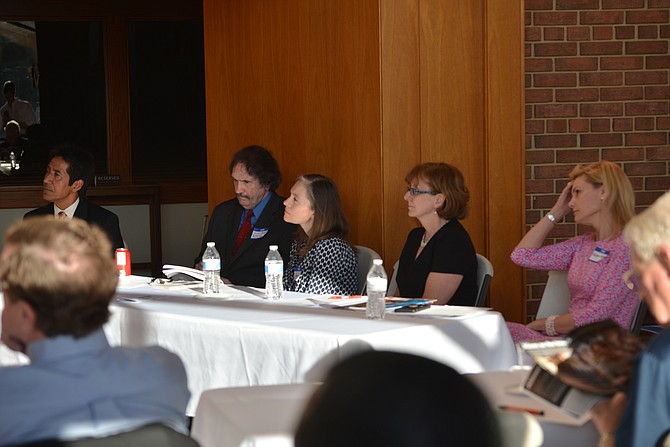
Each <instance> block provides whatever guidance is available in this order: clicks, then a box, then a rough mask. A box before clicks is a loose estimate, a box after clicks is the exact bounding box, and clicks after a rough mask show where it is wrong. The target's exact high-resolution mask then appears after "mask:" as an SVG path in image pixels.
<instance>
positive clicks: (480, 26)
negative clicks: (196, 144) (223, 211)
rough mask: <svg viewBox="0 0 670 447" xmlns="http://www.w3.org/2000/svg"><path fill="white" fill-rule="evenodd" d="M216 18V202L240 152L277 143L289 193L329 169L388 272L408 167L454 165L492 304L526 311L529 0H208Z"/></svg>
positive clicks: (510, 312) (212, 29)
mask: <svg viewBox="0 0 670 447" xmlns="http://www.w3.org/2000/svg"><path fill="white" fill-rule="evenodd" d="M203 17H204V26H205V61H206V62H205V71H206V95H207V141H208V169H209V171H208V176H209V189H208V191H209V206H210V208H212V207H213V206H214V205H216V204H217V203H219V202H221V201H222V200H224V199H226V198H229V197H231V196H232V185H231V183H230V180H229V176H228V174H227V166H228V162H229V160H230V157H231V155H232V153H233V152H235V151H236V150H237V149H239V148H240V147H242V146H245V145H248V144H260V145H264V146H266V147H268V148H270V149H271V150H272V151H273V152H274V153H275V155H276V156H277V159H278V161H279V163H280V166H281V168H282V173H283V175H284V182H283V183H282V185H281V187H280V190H279V192H280V193H282V194H286V193H287V192H288V190H289V189H290V186H291V184H292V183H293V179H294V178H295V177H296V176H298V175H299V174H304V173H311V172H318V173H322V174H325V175H328V176H331V177H332V178H333V179H334V180H335V181H336V182H337V184H338V185H339V187H340V191H341V195H342V198H343V202H344V206H345V209H346V211H347V214H348V216H349V219H350V221H351V224H352V232H351V240H352V242H353V243H355V244H359V245H366V246H369V247H371V248H373V249H374V250H376V251H377V252H379V253H380V254H381V255H382V256H383V257H384V259H385V262H386V264H387V268H388V269H390V268H391V266H392V264H393V263H394V262H395V260H397V258H398V256H399V254H400V251H401V249H402V246H403V244H404V241H405V237H406V235H407V232H408V230H409V229H410V228H412V227H413V226H415V225H416V222H413V221H412V220H410V219H409V218H407V214H406V205H405V202H404V201H403V199H402V195H403V193H404V189H405V184H404V181H403V178H404V176H405V173H406V172H407V171H408V170H409V169H410V168H411V167H412V166H413V165H414V164H416V163H419V162H423V161H437V160H439V161H446V162H449V163H452V164H455V165H456V166H458V167H459V168H460V169H461V170H462V171H463V173H464V175H465V177H466V180H467V183H468V186H469V188H470V190H471V195H472V201H471V213H470V216H469V217H468V218H467V219H466V220H465V221H464V224H465V226H466V227H467V228H468V231H469V232H470V234H471V236H472V239H473V241H474V243H475V246H476V248H477V251H478V252H480V253H482V254H485V255H486V256H488V257H489V258H490V259H491V261H492V262H493V265H494V268H495V270H496V275H495V278H494V280H493V283H492V286H491V287H492V288H491V305H492V306H494V307H495V308H496V309H499V310H501V311H503V312H504V314H505V316H506V317H507V318H508V319H513V320H518V321H520V320H521V319H522V318H523V317H524V315H523V284H522V274H521V271H520V269H518V268H517V267H515V266H513V265H512V264H511V262H510V261H509V252H510V251H511V249H512V248H513V247H514V245H515V244H516V242H517V241H518V240H519V238H520V237H521V234H522V232H523V224H524V222H523V168H522V166H523V122H522V118H523V106H522V102H523V84H522V81H523V79H522V73H523V62H522V57H523V47H522V29H523V11H522V2H521V1H520V0H517V1H494V0H488V1H486V0H471V1H467V2H464V1H457V0H449V1H445V0H423V1H421V2H419V1H418V0H383V1H380V0H330V1H327V0H318V1H317V0H282V1H266V0H246V1H244V2H240V1H234V0H204V2H203Z"/></svg>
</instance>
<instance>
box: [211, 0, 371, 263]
mask: <svg viewBox="0 0 670 447" xmlns="http://www.w3.org/2000/svg"><path fill="white" fill-rule="evenodd" d="M203 6H204V28H205V60H206V62H205V69H206V70H205V71H206V89H207V96H208V101H207V140H208V148H209V149H208V151H209V152H208V175H209V178H210V181H209V203H210V207H212V206H214V205H215V204H216V203H219V202H221V201H222V200H225V199H227V198H230V197H232V192H233V191H232V185H231V182H230V177H229V176H228V173H227V168H228V163H229V160H230V158H231V155H232V154H233V153H234V152H235V151H236V150H237V149H239V148H240V147H243V146H245V145H249V144H260V145H263V146H266V147H268V148H269V149H271V150H272V151H273V152H274V153H275V156H276V157H277V159H278V161H279V163H280V167H281V169H282V174H283V176H284V182H283V183H282V185H281V187H280V189H279V191H280V193H282V194H284V195H285V194H287V193H288V190H289V189H290V187H291V185H292V184H293V180H294V179H295V178H296V177H297V176H298V175H300V174H307V173H322V174H325V175H328V176H330V177H332V178H333V179H334V180H335V182H336V183H337V184H338V186H339V188H340V193H341V195H342V200H343V202H344V206H345V210H346V211H347V215H348V217H349V219H350V222H351V224H352V232H351V239H352V241H353V242H355V243H357V244H362V245H367V246H369V247H372V248H373V249H375V250H377V251H381V249H382V244H381V240H382V236H381V235H382V231H381V229H382V225H381V206H382V205H381V203H382V200H381V197H382V195H381V191H382V177H381V142H380V138H379V129H380V126H381V124H380V119H381V118H380V110H379V107H380V106H379V104H380V96H379V95H380V86H379V45H378V41H379V28H378V15H379V12H378V6H377V3H376V1H372V0H365V1H360V0H337V1H323V2H314V1H311V0H288V1H283V2H267V1H263V0H249V1H244V2H239V1H233V0H228V1H219V0H205V1H204V4H203Z"/></svg>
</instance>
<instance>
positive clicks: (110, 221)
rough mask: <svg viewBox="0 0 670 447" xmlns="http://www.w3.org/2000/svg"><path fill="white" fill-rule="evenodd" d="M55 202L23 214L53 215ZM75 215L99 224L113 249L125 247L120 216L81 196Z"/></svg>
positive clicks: (30, 215) (26, 216)
mask: <svg viewBox="0 0 670 447" xmlns="http://www.w3.org/2000/svg"><path fill="white" fill-rule="evenodd" d="M53 215H54V204H53V203H49V204H48V205H45V206H43V207H41V208H37V209H34V210H32V211H29V212H28V213H26V215H25V216H23V218H24V219H27V218H29V217H35V216H53ZM74 217H78V218H79V219H83V220H85V221H86V222H88V223H93V224H96V225H98V226H99V227H100V228H101V229H102V230H103V231H104V232H105V233H107V236H108V237H109V240H110V241H111V243H112V250H116V249H117V248H123V245H124V244H123V237H122V236H121V228H120V227H119V217H118V216H117V215H116V214H114V213H112V212H111V211H109V210H106V209H105V208H103V207H101V206H98V205H96V204H95V203H92V202H90V201H89V200H88V199H87V198H86V197H79V205H77V209H76V210H75V211H74Z"/></svg>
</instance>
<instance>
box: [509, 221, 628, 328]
mask: <svg viewBox="0 0 670 447" xmlns="http://www.w3.org/2000/svg"><path fill="white" fill-rule="evenodd" d="M596 248H598V249H600V250H601V251H602V252H603V253H605V254H606V255H605V256H604V257H602V259H600V260H596V256H595V255H596V254H597V253H596ZM511 258H512V261H513V262H514V263H515V264H517V265H519V266H521V267H526V268H531V269H535V270H568V287H569V289H570V306H569V307H568V312H570V313H571V314H572V318H573V319H574V322H575V325H577V326H583V325H585V324H588V323H593V322H595V321H600V320H604V319H607V318H611V319H612V320H614V321H615V322H617V323H618V324H619V325H620V326H622V327H624V328H626V329H630V327H631V324H632V321H633V315H635V311H636V310H637V306H638V304H639V301H638V298H637V293H636V292H635V291H633V290H629V289H628V287H626V284H625V283H624V282H623V280H622V279H621V276H622V275H623V274H624V273H625V272H626V271H628V270H629V269H630V268H631V261H630V248H629V247H628V245H626V243H625V242H624V241H623V237H622V235H621V234H619V236H617V237H616V238H615V239H611V240H603V241H594V240H593V236H592V235H591V234H584V235H581V236H577V237H574V238H572V239H570V240H568V241H565V242H560V243H558V244H554V245H547V246H545V247H541V248H515V249H514V251H513V252H512V256H511Z"/></svg>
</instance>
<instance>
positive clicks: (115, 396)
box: [0, 217, 190, 445]
mask: <svg viewBox="0 0 670 447" xmlns="http://www.w3.org/2000/svg"><path fill="white" fill-rule="evenodd" d="M110 249H111V247H110V245H109V241H108V240H107V238H106V237H105V235H104V233H102V231H100V229H98V228H96V227H94V226H91V225H89V224H87V223H86V222H84V221H82V220H80V219H73V220H55V219H53V218H48V217H42V218H35V219H28V220H23V221H20V222H18V223H16V224H14V225H13V226H12V227H11V228H10V229H9V230H8V231H7V233H6V236H5V244H4V249H3V251H2V254H1V255H0V282H1V283H2V292H3V300H4V308H3V311H2V341H3V342H4V343H5V344H6V345H7V346H8V347H9V348H10V349H13V350H15V351H19V352H23V353H25V354H26V355H27V356H28V357H29V358H30V364H28V365H24V366H14V367H2V368H0V396H1V397H0V402H1V404H0V445H12V444H21V443H26V442H31V441H38V440H72V439H81V438H89V437H93V438H98V437H106V436H110V435H115V434H118V433H124V432H128V431H131V430H134V429H137V428H140V427H143V426H145V425H147V424H155V423H158V424H163V425H165V426H168V427H170V428H172V429H174V430H176V431H178V432H181V433H187V430H186V421H185V419H186V418H185V411H186V404H187V402H188V400H189V397H190V393H189V391H188V387H187V381H186V372H185V370H184V366H183V364H182V362H181V360H180V359H179V358H178V357H177V356H176V355H175V354H172V353H171V352H169V351H167V350H165V349H163V348H160V347H158V346H152V347H146V348H126V347H114V348H112V347H110V346H109V343H108V341H107V338H106V336H105V333H104V331H103V329H102V326H103V324H105V322H106V321H107V319H108V318H109V315H110V313H109V310H108V306H109V302H110V300H111V299H112V297H113V296H114V293H115V291H116V284H117V281H118V273H117V269H116V265H115V263H114V261H113V259H112V258H111V257H110V256H109V251H110Z"/></svg>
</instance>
